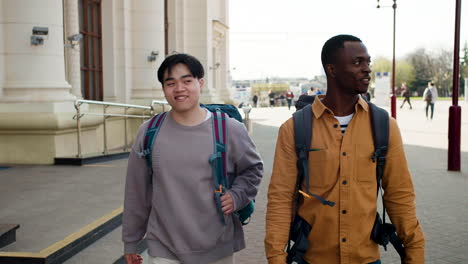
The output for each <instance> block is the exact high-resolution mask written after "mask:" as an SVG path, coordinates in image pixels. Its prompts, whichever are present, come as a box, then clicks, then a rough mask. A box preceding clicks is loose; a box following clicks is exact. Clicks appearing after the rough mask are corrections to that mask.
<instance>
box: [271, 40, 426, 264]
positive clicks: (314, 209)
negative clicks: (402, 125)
mask: <svg viewBox="0 0 468 264" xmlns="http://www.w3.org/2000/svg"><path fill="white" fill-rule="evenodd" d="M321 58H322V65H323V67H324V70H325V74H326V77H327V93H326V95H317V96H316V97H315V100H314V102H313V103H312V106H311V109H307V108H306V109H303V110H302V111H304V110H307V111H311V112H312V113H311V114H312V120H310V122H311V123H312V124H313V125H312V133H311V134H312V135H313V136H312V141H311V142H312V143H311V145H308V146H303V148H304V151H307V152H308V153H309V154H308V157H309V160H308V164H310V165H309V170H308V175H309V182H305V181H304V182H303V183H299V184H298V186H299V190H300V192H302V193H300V192H298V190H297V189H296V181H297V177H298V176H297V175H298V167H297V164H299V163H298V154H296V147H295V140H296V139H295V126H296V125H297V124H294V120H293V118H290V119H288V120H287V121H286V122H285V123H283V124H282V125H281V127H280V129H279V132H278V139H277V143H276V151H275V157H274V162H273V170H272V175H271V182H270V185H269V187H268V204H267V213H266V226H265V227H266V236H265V255H266V257H267V259H268V263H269V264H284V263H286V260H287V253H286V252H285V248H286V246H287V245H288V242H289V239H288V237H289V232H290V227H291V222H292V215H293V214H294V212H295V208H294V207H293V201H295V199H296V197H297V195H299V196H301V202H300V203H299V204H298V208H297V210H298V211H297V217H299V218H301V219H302V223H303V225H302V226H301V227H303V228H298V229H295V230H296V231H297V232H301V231H302V232H301V235H300V237H301V239H306V240H307V241H308V242H309V243H308V245H305V247H306V248H305V250H304V251H305V252H304V251H302V250H301V251H300V253H301V254H300V255H301V256H302V253H304V254H305V255H303V259H301V260H300V262H299V263H301V264H302V263H327V264H328V263H333V264H340V263H341V264H345V263H350V264H354V263H360V264H363V263H366V264H379V263H381V261H380V259H379V257H380V254H379V247H378V244H377V243H376V242H375V240H373V239H371V230H373V227H374V223H375V220H376V219H377V217H376V215H377V202H378V201H377V198H378V197H377V192H376V189H377V180H376V162H375V159H374V161H373V159H372V158H371V157H372V156H373V155H378V154H376V151H375V149H374V142H373V135H372V128H371V113H370V112H371V109H370V106H369V104H368V103H367V102H366V101H365V100H364V99H362V98H361V94H364V93H365V92H366V91H367V90H368V88H369V84H370V79H371V77H370V73H371V69H370V61H371V60H370V56H369V54H368V52H367V49H366V47H365V46H364V44H363V43H362V41H361V40H360V39H359V38H357V37H354V36H351V35H338V36H335V37H332V38H331V39H329V40H328V41H327V42H326V43H325V45H324V46H323V48H322V57H321ZM388 125H389V130H388V135H389V140H388V148H387V149H388V150H387V155H386V157H385V158H386V162H385V167H384V171H383V177H382V179H383V181H382V187H383V189H384V190H385V195H384V196H383V199H384V203H385V207H386V209H387V212H388V215H389V216H390V218H391V220H392V223H393V224H394V225H395V227H396V231H397V234H398V236H399V237H400V239H401V240H402V241H403V244H404V251H405V253H406V257H405V259H404V263H411V264H423V263H424V246H425V240H424V235H423V232H422V229H421V225H420V224H419V222H418V219H417V217H416V205H415V191H414V187H413V182H412V179H411V174H410V172H409V169H408V163H407V161H406V157H405V152H404V147H403V142H402V139H401V136H400V130H399V128H398V125H397V122H396V120H395V119H393V118H390V120H389V124H388ZM310 126H311V124H309V127H310ZM304 127H307V126H306V125H305V124H304ZM298 133H299V132H298ZM379 151H380V150H379ZM377 160H378V162H381V159H380V158H377ZM299 166H301V165H299ZM304 179H307V178H306V177H304ZM309 185H310V190H311V194H307V193H306V192H308V186H309ZM301 186H303V187H301ZM304 186H305V187H304ZM303 193H304V195H302V194H303ZM314 195H315V196H314ZM320 196H321V197H320ZM316 197H318V198H320V199H318V198H317V199H316ZM327 202H328V203H327ZM332 202H335V204H334V206H332V207H331V206H330V207H329V206H325V205H324V204H323V203H325V204H327V205H333V204H332ZM295 227H297V226H295ZM386 227H387V226H386ZM309 230H311V231H310V232H309ZM379 237H380V236H379ZM297 241H299V239H298V240H297ZM298 244H300V245H301V246H302V245H304V244H303V243H298ZM302 261H304V262H302Z"/></svg>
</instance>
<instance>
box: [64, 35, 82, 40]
mask: <svg viewBox="0 0 468 264" xmlns="http://www.w3.org/2000/svg"><path fill="white" fill-rule="evenodd" d="M67 39H68V40H69V41H71V42H78V41H80V40H82V39H83V34H75V35H71V36H69V37H68V38H67Z"/></svg>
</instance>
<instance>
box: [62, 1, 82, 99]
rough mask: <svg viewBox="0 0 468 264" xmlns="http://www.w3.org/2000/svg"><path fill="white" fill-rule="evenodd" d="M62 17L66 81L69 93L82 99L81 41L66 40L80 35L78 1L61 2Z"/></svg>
mask: <svg viewBox="0 0 468 264" xmlns="http://www.w3.org/2000/svg"><path fill="white" fill-rule="evenodd" d="M63 5H64V7H63V9H64V12H65V13H64V17H65V25H64V28H65V30H64V32H65V34H64V35H65V40H64V41H65V43H66V45H65V47H66V48H65V61H66V66H67V69H66V70H67V80H68V82H69V83H70V85H71V86H72V89H71V93H72V94H73V95H75V96H76V97H77V98H82V97H83V96H82V93H81V69H80V45H81V43H82V41H81V40H80V41H74V42H73V43H72V42H71V41H69V40H68V37H70V36H73V35H78V34H79V33H80V25H79V23H80V21H79V18H78V1H77V0H64V1H63Z"/></svg>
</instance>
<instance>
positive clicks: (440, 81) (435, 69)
mask: <svg viewBox="0 0 468 264" xmlns="http://www.w3.org/2000/svg"><path fill="white" fill-rule="evenodd" d="M430 61H431V67H432V74H433V81H434V83H435V85H436V87H437V89H438V91H439V94H441V95H442V96H450V94H451V92H452V88H453V83H452V80H453V52H451V51H448V50H444V49H440V50H439V51H438V52H437V53H435V54H434V55H433V56H432V58H431V60H430Z"/></svg>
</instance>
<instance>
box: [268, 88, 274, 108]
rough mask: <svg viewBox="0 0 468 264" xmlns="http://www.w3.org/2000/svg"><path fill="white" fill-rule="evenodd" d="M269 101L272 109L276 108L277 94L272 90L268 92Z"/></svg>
mask: <svg viewBox="0 0 468 264" xmlns="http://www.w3.org/2000/svg"><path fill="white" fill-rule="evenodd" d="M268 100H269V101H270V107H273V106H275V93H274V92H272V91H271V90H270V91H268Z"/></svg>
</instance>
